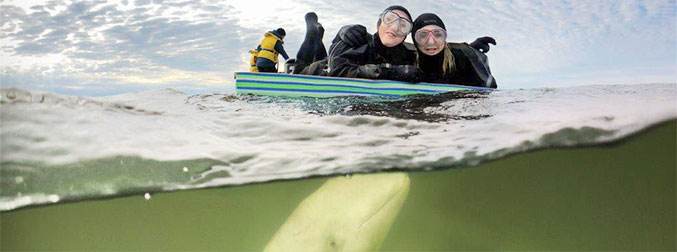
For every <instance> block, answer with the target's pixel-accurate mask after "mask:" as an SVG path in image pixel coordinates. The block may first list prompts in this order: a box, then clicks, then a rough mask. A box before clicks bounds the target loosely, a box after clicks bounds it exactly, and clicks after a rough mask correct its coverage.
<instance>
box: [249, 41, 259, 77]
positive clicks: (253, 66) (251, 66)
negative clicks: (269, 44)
mask: <svg viewBox="0 0 677 252" xmlns="http://www.w3.org/2000/svg"><path fill="white" fill-rule="evenodd" d="M259 48H260V47H258V48H256V49H252V50H249V54H251V55H252V56H251V58H250V59H249V72H252V73H256V72H258V71H259V68H258V67H256V60H257V59H258V57H259V51H260V50H257V49H259Z"/></svg>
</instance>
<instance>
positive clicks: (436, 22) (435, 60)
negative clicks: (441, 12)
mask: <svg viewBox="0 0 677 252" xmlns="http://www.w3.org/2000/svg"><path fill="white" fill-rule="evenodd" d="M412 33H413V36H414V45H415V46H416V50H417V57H416V66H418V67H419V68H420V69H421V71H423V73H424V74H423V76H424V77H423V81H425V82H434V83H449V84H461V85H469V86H484V87H493V88H495V87H496V80H495V79H494V78H493V76H492V75H491V71H490V70H489V65H488V62H487V58H486V55H484V54H483V53H480V52H482V51H481V49H484V52H486V51H488V50H489V45H488V43H493V44H496V41H494V40H493V38H489V37H484V38H479V39H477V40H476V41H475V42H473V43H471V45H468V44H466V43H447V41H446V39H447V30H446V28H445V26H444V22H442V20H441V19H440V18H439V17H438V16H437V15H435V14H432V13H425V14H421V15H420V16H418V17H417V18H416V20H414V26H413V32H412ZM476 47H480V48H481V49H477V48H476ZM485 47H486V48H485Z"/></svg>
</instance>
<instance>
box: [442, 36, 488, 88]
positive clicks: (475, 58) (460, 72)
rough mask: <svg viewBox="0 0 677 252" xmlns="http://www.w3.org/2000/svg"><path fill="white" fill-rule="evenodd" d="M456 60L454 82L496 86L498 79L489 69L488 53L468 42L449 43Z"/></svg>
mask: <svg viewBox="0 0 677 252" xmlns="http://www.w3.org/2000/svg"><path fill="white" fill-rule="evenodd" d="M449 46H450V47H451V52H452V54H453V55H454V58H455V62H456V67H457V68H456V74H455V75H454V83H456V84H461V85H468V86H478V87H490V88H496V87H497V85H496V79H494V76H493V75H492V74H491V70H490V69H489V59H488V58H487V55H485V54H484V53H481V52H480V51H478V50H477V49H475V48H473V47H471V46H469V45H468V44H466V43H449Z"/></svg>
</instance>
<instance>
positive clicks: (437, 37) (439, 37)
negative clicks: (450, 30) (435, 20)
mask: <svg viewBox="0 0 677 252" xmlns="http://www.w3.org/2000/svg"><path fill="white" fill-rule="evenodd" d="M430 37H432V38H433V41H434V42H436V43H441V42H444V41H446V40H447V31H445V30H444V29H434V30H423V29H421V30H418V31H416V33H415V34H414V40H416V42H417V43H419V44H425V42H426V41H427V40H428V38H430Z"/></svg>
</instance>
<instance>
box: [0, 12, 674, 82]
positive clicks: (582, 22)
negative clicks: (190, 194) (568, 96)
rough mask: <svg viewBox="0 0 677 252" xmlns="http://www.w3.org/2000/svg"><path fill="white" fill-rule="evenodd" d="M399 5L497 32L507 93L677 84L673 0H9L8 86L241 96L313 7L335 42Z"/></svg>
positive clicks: (469, 31)
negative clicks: (245, 76)
mask: <svg viewBox="0 0 677 252" xmlns="http://www.w3.org/2000/svg"><path fill="white" fill-rule="evenodd" d="M393 4H400V5H403V6H405V7H407V8H408V9H409V11H410V12H411V13H412V15H413V16H414V17H415V16H417V15H419V14H422V13H425V12H433V13H436V14H438V15H439V16H440V17H441V18H442V20H444V22H445V25H446V27H447V29H448V33H449V37H448V40H449V41H456V42H462V41H465V42H471V41H473V40H474V39H475V38H477V37H481V36H492V37H494V38H495V39H496V40H497V41H498V45H497V46H495V47H493V48H492V49H491V51H490V52H489V53H488V56H489V59H490V65H491V68H492V72H493V73H494V76H495V77H496V79H497V80H498V84H499V88H505V89H514V88H531V87H544V86H547V87H561V86H573V85H589V84H635V83H676V82H677V52H676V51H677V49H676V48H677V27H676V24H675V23H676V20H677V17H676V16H677V15H676V12H677V7H676V4H675V0H655V1H654V0H595V1H591V0H561V1H559V0H449V1H445V0H435V1H378V0H377V1H369V2H368V3H367V1H350V0H347V1H325V0H256V1H251V0H249V1H246V0H237V1H209V0H203V1H200V0H187V1H183V0H176V1H165V0H121V1H102V0H95V1H83V2H79V1H62V0H46V1H28V0H19V1H6V0H0V27H1V30H0V86H2V87H11V86H16V87H20V88H24V89H29V90H44V91H50V92H55V93H62V94H77V95H109V94H118V93H124V92H129V91H133V90H147V89H160V88H174V89H178V90H181V91H184V92H187V93H205V92H215V91H219V92H232V91H233V90H234V86H233V85H234V84H233V83H234V80H233V73H234V72H237V71H247V69H248V59H249V54H248V50H249V49H251V48H254V47H256V46H257V45H258V43H259V42H260V40H261V38H262V36H263V34H264V33H265V32H266V31H269V30H272V29H275V28H278V27H283V28H285V30H286V31H287V37H286V38H285V49H286V50H287V53H288V54H289V55H290V56H291V57H294V56H295V55H296V52H297V51H298V48H299V46H300V44H301V42H302V40H303V36H304V33H305V23H304V19H303V16H304V14H305V13H306V12H309V11H314V12H316V13H317V14H318V16H319V19H320V23H322V24H323V26H324V27H325V29H326V33H325V37H324V42H325V45H326V46H327V47H329V43H330V41H331V39H332V38H333V36H334V35H335V34H336V32H337V30H338V29H339V28H340V27H341V26H342V25H345V24H363V25H365V26H366V27H367V28H368V30H369V32H375V26H376V21H377V17H378V15H379V14H380V12H381V11H382V10H383V9H384V8H386V7H388V6H389V5H393ZM408 40H410V38H408Z"/></svg>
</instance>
